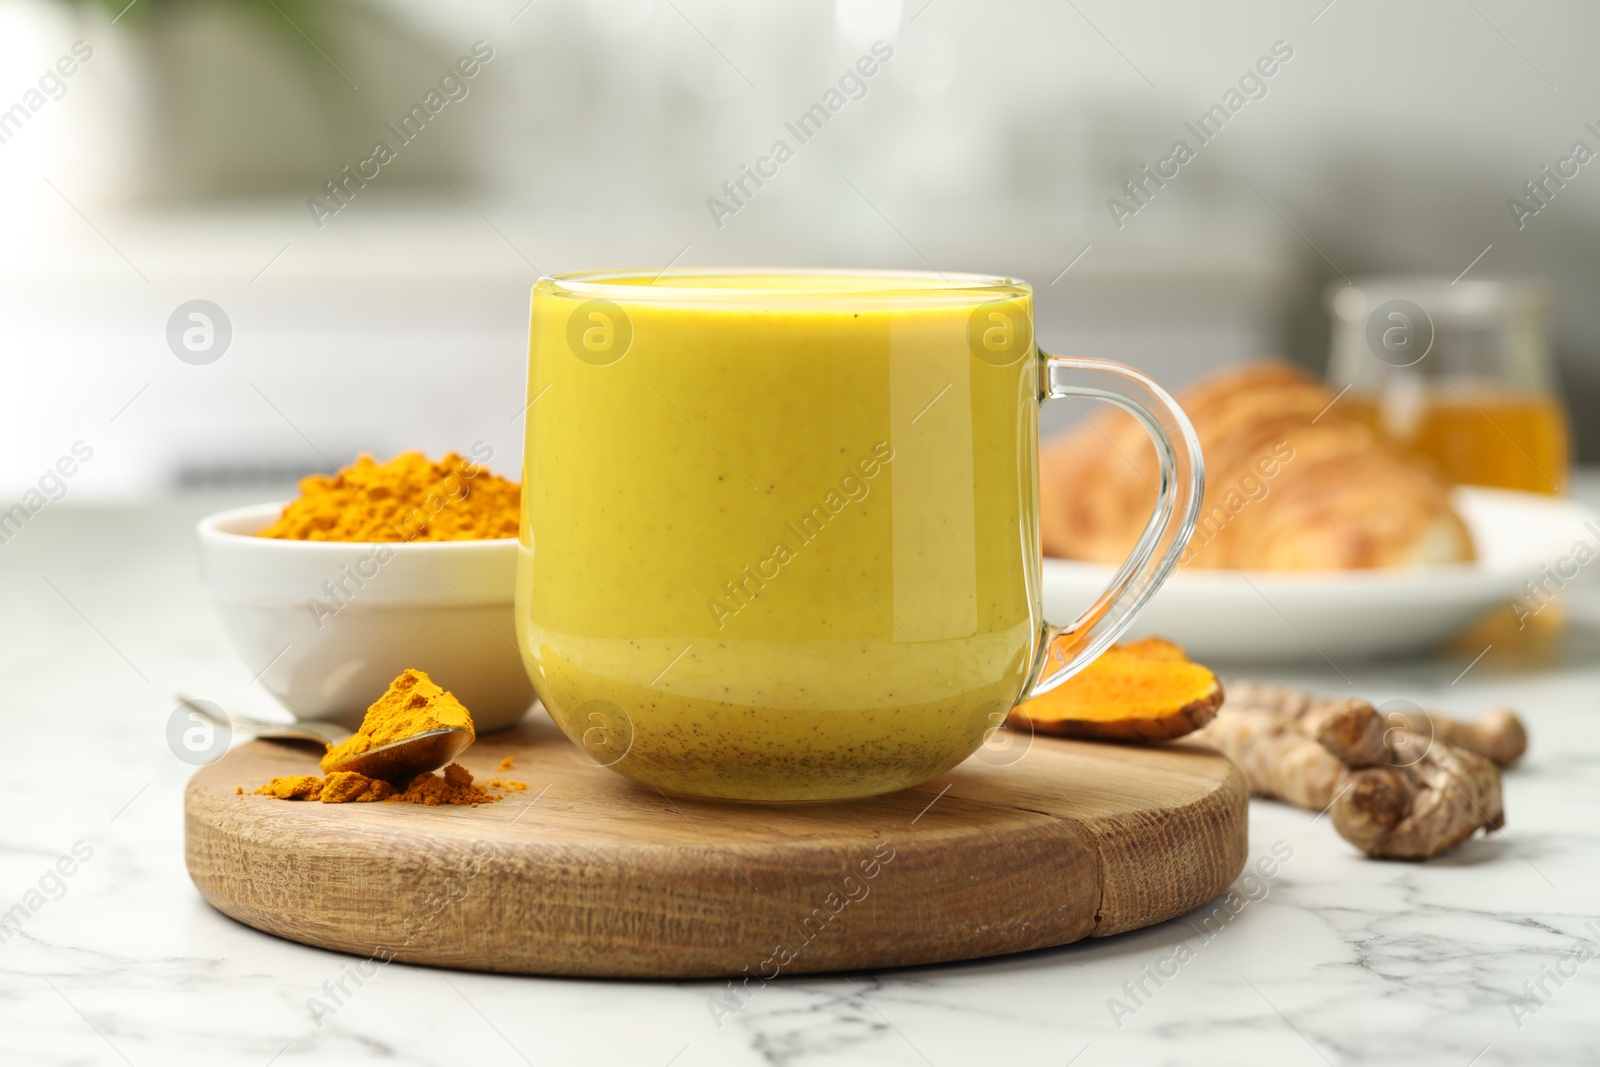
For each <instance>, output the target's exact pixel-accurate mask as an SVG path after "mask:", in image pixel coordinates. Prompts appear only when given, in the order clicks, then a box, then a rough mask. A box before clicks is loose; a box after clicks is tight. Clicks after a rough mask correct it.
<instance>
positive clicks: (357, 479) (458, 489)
mask: <svg viewBox="0 0 1600 1067" xmlns="http://www.w3.org/2000/svg"><path fill="white" fill-rule="evenodd" d="M521 505H522V487H521V486H520V485H518V484H517V483H516V482H512V481H507V480H506V479H504V478H501V477H498V476H496V475H494V474H491V473H489V472H488V471H487V470H485V469H484V468H483V467H481V466H479V465H478V464H477V463H474V462H472V461H471V460H468V459H464V458H463V457H461V456H459V455H457V454H456V453H454V452H450V453H447V454H446V455H445V457H444V458H443V459H441V460H440V461H439V462H438V463H434V462H432V461H431V460H429V459H428V457H427V456H425V455H423V454H422V453H421V452H402V453H401V454H400V455H398V456H395V457H394V458H393V459H391V460H389V462H387V463H379V462H377V461H376V460H375V459H373V458H372V457H371V456H369V455H361V456H359V457H357V458H356V461H355V462H354V463H351V464H350V465H349V466H347V467H345V468H343V469H342V470H340V471H339V472H338V473H336V474H332V475H328V474H313V475H311V476H310V477H308V478H303V479H301V481H300V497H299V499H297V500H294V501H292V502H290V503H289V505H288V506H286V507H285V508H284V509H283V514H282V515H280V516H279V517H278V519H277V521H275V522H273V523H272V525H270V526H268V527H267V528H266V529H264V530H261V531H260V532H259V533H258V534H257V535H256V536H258V537H273V538H280V539H283V540H291V541H369V542H370V541H470V540H480V539H485V538H496V537H515V536H517V523H518V519H519V517H520V514H521Z"/></svg>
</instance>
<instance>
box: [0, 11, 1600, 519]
mask: <svg viewBox="0 0 1600 1067" xmlns="http://www.w3.org/2000/svg"><path fill="white" fill-rule="evenodd" d="M1597 40H1600V6H1597V5H1593V4H1580V3H1577V2H1568V3H1561V2H1549V3H1529V4H1520V3H1513V2H1512V0H1415V2H1408V3H1406V4H1403V5H1401V4H1385V3H1378V2H1376V0H1333V2H1331V3H1330V2H1329V0H1295V2H1292V3H1284V2H1281V0H1280V2H1273V3H1268V2H1239V3H1219V4H1206V5H1196V4H1190V3H1184V2H1180V0H1148V2H1142V3H1137V4H1124V3H1114V2H1111V0H1071V2H1066V0H1051V2H1045V0H987V2H985V3H982V4H979V3H976V2H974V0H931V2H929V0H903V2H902V0H837V2H834V0H762V2H760V3H748V2H744V3H741V2H736V0H531V2H530V0H458V2H455V3H451V4H448V5H446V4H442V3H424V2H422V0H134V2H133V3H131V4H128V3H127V0H0V191H3V197H0V219H3V229H0V233H3V235H4V237H3V240H0V367H3V377H0V383H3V390H0V396H3V407H0V412H3V417H0V502H3V503H9V502H10V501H12V500H14V499H15V498H16V497H17V496H18V494H20V493H22V492H23V491H24V490H25V489H26V488H27V487H29V486H31V485H35V484H36V483H37V482H38V479H39V477H40V474H41V472H43V471H45V470H46V468H48V467H50V466H51V465H52V464H54V463H55V462H56V461H57V458H58V457H60V456H62V455H64V454H67V453H68V452H69V450H70V448H71V447H72V445H73V444H74V443H75V442H78V441H83V442H86V443H87V444H88V445H89V446H90V447H92V449H93V458H92V460H91V461H88V462H85V463H83V464H82V466H81V469H79V470H78V471H77V472H76V473H75V474H74V475H72V477H71V478H70V479H69V480H68V484H69V489H68V495H70V496H72V497H74V498H77V499H81V500H85V501H88V500H96V499H107V498H116V497H129V496H147V495H155V494H163V493H169V492H175V491H180V490H183V489H192V488H201V487H235V486H245V485H259V486H263V487H264V486H266V485H268V484H276V483H286V482H287V480H288V479H289V478H291V477H293V476H296V475H298V474H301V473H304V472H307V471H310V470H315V469H327V468H329V467H330V466H332V465H336V464H342V463H344V462H345V461H347V460H348V459H349V458H350V457H351V456H352V455H353V454H355V453H356V452H357V451H360V450H370V451H374V452H377V453H379V454H388V453H392V452H394V451H396V450H399V449H402V448H423V449H427V450H429V451H430V452H435V453H437V452H439V451H442V450H444V449H447V448H456V449H460V450H463V451H464V450H465V449H466V448H467V447H468V446H469V445H470V444H471V443H472V442H473V441H476V440H480V439H481V440H485V441H488V442H489V443H490V444H491V445H492V446H493V447H494V449H495V459H494V461H493V463H492V464H491V465H492V466H493V467H495V468H498V469H500V470H502V471H504V472H507V473H514V472H515V470H516V469H517V466H518V464H519V462H520V441H519V436H520V431H521V422H520V419H519V417H518V416H519V413H520V411H521V408H522V405H523V398H522V389H523V375H524V372H525V366H524V361H525V349H526V339H525V333H526V325H527V323H526V318H527V312H526V308H527V293H528V288H529V286H530V284H531V283H532V281H533V280H534V278H535V277H536V276H537V275H538V274H539V273H540V272H556V271H563V270H572V269H579V268H585V267H609V266H627V267H666V266H668V265H669V264H678V265H684V266H695V265H801V266H805V265H814V266H828V265H837V266H883V267H908V268H919V269H928V268H929V267H930V266H931V267H935V268H937V269H941V270H970V271H987V272H998V273H1006V274H1011V275H1018V276H1021V277H1024V278H1027V279H1029V280H1030V281H1032V282H1033V283H1034V284H1035V286H1036V289H1037V295H1038V313H1039V326H1040V328H1039V334H1040V341H1041V343H1042V344H1043V346H1044V347H1045V348H1047V349H1050V350H1055V351H1062V352H1071V353H1077V354H1087V355H1099V356H1105V357H1109V358H1113V359H1120V360H1124V361H1127V362H1130V363H1132V364H1134V365H1136V366H1139V367H1141V368H1144V369H1145V370H1147V371H1149V372H1150V373H1152V374H1153V375H1155V376H1156V377H1157V378H1158V379H1159V380H1161V381H1162V382H1163V383H1165V384H1167V385H1169V386H1171V387H1177V386H1181V385H1182V384H1184V383H1185V382H1187V381H1190V380H1192V379H1193V378H1195V377H1196V376H1198V375H1201V374H1203V373H1205V372H1207V371H1210V370H1213V369H1216V368H1219V367H1222V366H1225V365H1227V364H1229V363H1233V362H1237V361H1239V360H1242V359H1246V358H1253V357H1257V356H1260V355H1264V354H1269V353H1279V354H1283V355H1285V356H1287V357H1288V358H1290V359H1293V360H1295V361H1297V362H1299V363H1301V364H1303V365H1305V366H1307V367H1310V368H1312V369H1314V370H1316V371H1318V372H1319V373H1320V372H1322V371H1323V369H1324V368H1325V367H1326V365H1327V360H1328V355H1329V349H1330V327H1329V310H1328V304H1327V303H1326V301H1325V293H1326V292H1327V290H1328V289H1329V286H1330V285H1337V286H1342V285H1344V283H1345V280H1346V279H1356V280H1359V279H1361V278H1362V277H1363V276H1368V275H1373V274H1394V273H1400V274H1425V275H1429V276H1433V277H1436V278H1439V279H1441V281H1442V282H1444V283H1446V284H1448V283H1449V281H1450V280H1451V279H1453V278H1456V277H1458V276H1463V275H1464V278H1465V281H1463V283H1462V284H1466V283H1467V282H1477V281H1481V280H1485V279H1494V278H1501V279H1522V280H1534V281H1539V282H1541V283H1542V284H1543V285H1544V287H1545V289H1546V291H1547V293H1548V296H1549V298H1550V312H1549V315H1548V319H1547V329H1548V337H1549V340H1550V348H1551V351H1552V352H1553V353H1554V356H1555V358H1556V365H1557V367H1558V369H1559V378H1560V384H1561V386H1562V387H1563V388H1564V390H1565V395H1566V398H1567V402H1568V405H1569V410H1570V411H1571V412H1572V413H1574V415H1575V417H1574V418H1573V426H1572V428H1573V430H1574V433H1575V441H1576V449H1577V452H1578V454H1579V456H1580V458H1582V459H1587V460H1590V461H1593V460H1595V459H1597V458H1600V424H1597V421H1596V420H1594V419H1593V418H1587V417H1586V416H1585V413H1587V412H1592V411H1593V410H1595V408H1596V405H1597V402H1600V359H1597V349H1600V300H1596V299H1595V298H1594V293H1595V292H1596V291H1597V289H1600V239H1597V237H1600V166H1594V167H1590V166H1587V165H1582V166H1578V164H1576V163H1575V164H1573V165H1574V166H1578V170H1577V173H1576V175H1575V176H1572V177H1568V178H1566V179H1565V180H1564V181H1563V182H1561V183H1559V184H1556V183H1548V182H1547V183H1546V184H1545V185H1544V186H1543V189H1544V190H1545V196H1544V199H1543V201H1542V203H1541V202H1540V201H1534V200H1531V199H1528V194H1527V193H1526V192H1525V191H1524V183H1525V182H1528V181H1530V180H1532V181H1539V180H1542V179H1543V178H1544V173H1545V172H1544V171H1543V170H1542V168H1544V167H1546V166H1551V167H1555V166H1557V162H1558V160H1559V159H1560V158H1562V157H1564V156H1570V154H1571V152H1572V150H1573V145H1574V143H1575V142H1577V141H1579V140H1583V141H1585V142H1587V144H1588V145H1589V146H1590V147H1591V148H1592V147H1595V146H1600V132H1596V131H1597V130H1600V68H1597V66H1596V64H1595V63H1594V62H1593V58H1592V55H1591V53H1592V51H1593V45H1594V42H1596V41H1597ZM877 41H883V42H885V44H886V45H887V47H888V49H892V56H891V57H890V58H888V59H887V60H884V61H882V62H881V63H879V64H878V65H877V68H876V70H875V72H874V73H873V74H872V76H871V77H866V78H861V79H859V81H858V82H851V83H849V88H850V91H851V93H852V95H854V94H855V86H856V85H860V86H861V87H863V89H862V92H863V93H864V95H859V98H855V99H851V98H848V97H847V98H846V99H845V102H844V103H843V105H842V107H840V108H839V110H838V111H837V113H834V114H832V115H831V118H830V119H829V121H828V122H827V124H826V125H825V126H824V127H823V128H822V129H821V130H820V132H817V133H816V134H815V135H814V136H812V137H811V138H810V139H809V140H807V141H806V142H805V143H803V144H801V143H800V142H799V140H798V139H797V138H796V137H795V136H794V135H793V133H791V132H790V131H789V130H788V129H787V128H786V126H785V123H786V122H789V123H792V122H795V121H796V120H797V119H798V117H799V116H800V115H802V114H803V113H805V112H806V111H807V110H808V109H810V108H811V107H812V106H813V105H814V104H817V103H819V102H822V101H825V97H826V94H827V93H828V91H829V90H830V89H837V88H839V84H840V78H841V75H844V74H845V72H846V71H847V70H850V69H851V68H853V67H854V66H855V64H856V63H857V60H858V59H859V58H860V57H862V56H865V55H871V54H872V49H873V45H874V42H877ZM1286 52H1287V53H1289V55H1288V58H1284V54H1285V53H1286ZM1262 57H1274V59H1275V62H1273V63H1270V64H1268V66H1272V67H1273V68H1274V71H1273V73H1272V74H1271V75H1270V76H1257V77H1256V78H1255V80H1254V81H1252V82H1250V83H1249V86H1248V89H1249V92H1250V97H1246V98H1245V102H1244V103H1243V106H1241V107H1239V109H1238V110H1237V112H1236V113H1234V114H1232V115H1231V117H1230V118H1229V120H1228V122H1227V123H1226V126H1225V127H1224V128H1223V129H1222V131H1221V132H1220V133H1217V134H1215V135H1214V136H1213V137H1212V138H1211V139H1210V140H1209V143H1206V144H1204V145H1202V146H1200V147H1199V148H1198V151H1197V153H1196V156H1195V158H1194V159H1193V160H1191V161H1189V162H1187V163H1185V164H1184V165H1183V166H1182V167H1181V169H1180V170H1179V172H1178V176H1177V177H1175V178H1171V179H1170V180H1168V181H1167V184H1166V185H1165V187H1163V188H1160V189H1156V190H1155V192H1154V195H1153V196H1150V197H1148V198H1147V200H1146V202H1145V203H1144V204H1143V205H1142V206H1141V205H1138V204H1137V202H1136V201H1132V200H1130V199H1129V197H1128V195H1127V194H1126V193H1125V192H1124V191H1123V184H1124V182H1126V181H1128V180H1129V179H1131V178H1135V177H1137V176H1138V173H1139V170H1140V168H1141V167H1142V166H1146V165H1149V166H1151V167H1155V166H1156V165H1157V161H1158V160H1159V159H1161V157H1163V156H1166V155H1168V153H1169V151H1170V150H1171V146H1172V144H1173V142H1174V141H1176V140H1178V139H1180V138H1181V139H1183V140H1185V141H1186V142H1188V143H1189V144H1190V145H1191V146H1195V145H1197V144H1199V142H1198V140H1197V139H1196V138H1195V136H1194V135H1193V134H1192V133H1191V132H1190V131H1189V130H1188V129H1187V128H1186V126H1185V124H1186V123H1194V122H1196V121H1197V120H1198V118H1199V117H1200V116H1201V115H1202V114H1204V113H1206V112H1207V111H1208V110H1209V109H1210V108H1211V107H1212V105H1214V104H1217V103H1218V102H1219V101H1223V100H1224V97H1225V94H1227V93H1228V92H1229V91H1230V90H1236V89H1238V88H1239V87H1240V79H1241V77H1242V76H1244V75H1246V74H1247V72H1250V71H1251V70H1252V68H1254V67H1255V65H1256V64H1257V62H1258V60H1261V59H1262ZM463 60H465V63H464V65H463V66H462V67H460V68H458V67H457V64H458V63H460V62H462V61H463ZM466 69H472V70H473V73H472V75H471V76H470V77H469V76H466V75H465V74H464V73H462V72H463V71H464V70H466ZM1257 69H1265V68H1257ZM69 70H70V73H67V72H68V71H69ZM1257 85H1259V86H1260V89H1259V91H1257V90H1256V89H1255V87H1256V86H1257ZM430 92H431V93H433V94H434V95H433V96H432V97H431V98H430V97H429V96H428V94H429V93H430ZM1251 97H1253V98H1251ZM413 106H418V107H420V108H421V109H422V112H421V115H422V118H416V117H413V120H412V124H413V128H420V131H421V132H420V133H416V134H415V135H414V137H413V139H412V140H411V141H409V142H404V141H403V140H402V138H401V137H399V136H397V134H396V130H395V127H398V126H400V124H401V119H402V117H403V116H407V115H411V114H413V111H412V109H413ZM423 119H425V122H424V121H423ZM1590 120H1594V122H1595V128H1590V127H1587V126H1586V125H1585V124H1586V123H1587V122H1589V121H1590ZM780 139H781V140H784V141H786V142H788V143H789V144H790V146H791V147H793V148H794V157H793V158H792V159H790V160H788V161H786V162H784V163H783V164H782V165H781V166H780V167H779V168H778V173H777V174H776V176H773V177H770V178H767V179H765V184H764V185H762V186H760V187H759V188H757V187H756V186H755V185H754V184H753V183H749V182H748V181H747V184H746V188H747V189H749V190H753V192H752V193H751V195H750V196H748V197H747V198H745V197H743V196H742V195H741V199H742V200H743V202H742V203H738V202H735V201H732V200H730V199H728V197H727V194H726V193H725V192H724V189H723V183H724V182H726V181H737V180H738V179H739V178H740V176H741V174H742V168H743V167H745V166H751V167H754V166H755V165H756V164H757V161H758V159H759V158H760V157H762V156H765V155H767V154H768V153H769V151H770V149H771V146H772V144H773V142H775V141H777V140H780ZM378 141H383V142H385V143H386V144H387V145H388V146H389V147H390V148H391V149H393V150H394V154H393V158H392V159H387V160H380V161H374V144H375V142H378ZM347 167H348V168H350V170H349V171H346V169H345V168H347ZM352 172H360V173H363V174H365V175H366V177H365V179H364V184H363V183H362V181H357V180H355V179H349V178H347V174H348V173H352ZM374 173H375V176H373V175H374ZM330 182H334V183H342V184H340V185H339V190H340V194H341V197H342V199H343V201H344V202H343V203H341V202H340V201H339V200H335V199H334V197H333V196H332V195H331V194H330V191H329V188H328V183H330ZM1146 188H1147V189H1153V188H1154V186H1153V185H1148V186H1147V187H1146ZM712 197H719V198H723V202H724V204H725V205H732V206H734V207H735V208H736V210H734V211H732V212H731V213H722V217H720V218H717V217H714V213H713V212H712V211H711V210H710V209H709V208H708V205H707V201H708V198H712ZM1112 197H1118V198H1120V199H1122V200H1123V201H1124V203H1126V204H1132V205H1134V206H1137V207H1138V210H1137V211H1136V212H1135V213H1133V214H1131V215H1125V216H1124V217H1122V218H1121V219H1120V220H1116V219H1114V218H1113V215H1112V212H1111V211H1110V210H1109V209H1108V204H1107V202H1108V200H1109V199H1110V198H1112ZM1512 197H1518V198H1522V199H1523V200H1524V202H1525V203H1527V204H1532V205H1537V206H1539V210H1538V211H1537V212H1536V213H1534V214H1531V215H1524V216H1523V217H1522V218H1520V219H1519V218H1518V217H1517V216H1516V215H1515V214H1514V213H1513V211H1512V210H1511V208H1510V206H1508V200H1509V199H1510V198H1512ZM313 198H318V199H319V200H320V203H321V205H322V207H321V208H320V209H315V208H313V206H311V205H310V204H309V203H308V202H309V201H311V200H312V199H313ZM334 208H337V211H334V210H333V209H334ZM1119 221H1120V225H1119ZM194 300H203V301H209V302H210V303H211V304H214V305H215V306H216V307H217V308H220V309H221V311H222V314H223V315H224V316H225V318H226V322H225V324H224V323H222V322H220V321H212V322H211V327H210V329H211V331H212V332H211V334H210V335H208V336H209V339H202V343H201V344H200V346H199V347H200V348H201V349H204V351H202V352H200V353H198V354H197V353H196V352H195V351H194V350H193V349H191V350H190V351H189V353H188V355H189V358H188V359H187V360H186V359H180V358H179V357H178V355H175V353H176V352H179V351H180V350H182V348H183V345H182V342H181V337H182V335H183V332H184V331H185V330H187V329H189V328H191V326H192V325H193V324H195V323H199V322H200V320H196V319H190V318H188V317H187V311H185V312H183V313H182V314H178V315H177V316H176V317H175V313H176V312H178V311H179V309H180V306H182V305H185V304H187V303H188V302H190V301H194ZM207 314H208V317H209V319H211V320H216V319H217V317H216V316H215V315H210V314H209V313H207ZM173 323H176V324H177V325H176V326H173V325H172V324H173ZM224 338H225V341H224ZM207 346H209V348H207ZM208 360H209V361H208ZM1336 384H1337V383H1336ZM1063 406H1064V405H1063ZM1052 417H1058V416H1057V414H1056V413H1052Z"/></svg>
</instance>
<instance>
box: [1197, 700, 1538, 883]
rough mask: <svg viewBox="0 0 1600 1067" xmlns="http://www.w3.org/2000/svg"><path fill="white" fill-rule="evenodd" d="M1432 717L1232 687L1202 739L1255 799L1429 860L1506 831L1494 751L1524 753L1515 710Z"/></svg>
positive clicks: (1365, 844)
mask: <svg viewBox="0 0 1600 1067" xmlns="http://www.w3.org/2000/svg"><path fill="white" fill-rule="evenodd" d="M1427 718H1428V719H1429V720H1430V723H1431V728H1429V729H1427V730H1424V729H1422V728H1421V727H1424V726H1427V725H1429V724H1425V723H1421V722H1415V721H1414V720H1415V719H1416V716H1410V715H1404V714H1400V715H1390V716H1387V717H1386V716H1384V715H1383V714H1382V713H1380V712H1379V711H1378V710H1377V709H1376V708H1374V707H1373V706H1372V705H1371V704H1370V703H1368V702H1367V701H1364V700H1342V699H1326V698H1318V697H1313V696H1311V695H1310V694H1308V693H1305V692H1303V691H1301V690H1298V689H1291V688H1289V687H1286V686H1272V685H1261V684H1256V683H1249V682H1235V683H1230V684H1229V687H1228V700H1227V703H1226V704H1225V705H1224V706H1223V707H1222V709H1221V711H1220V713H1219V714H1218V715H1217V717H1216V719H1215V720H1214V721H1212V722H1211V723H1210V724H1209V725H1207V726H1206V727H1204V728H1203V729H1202V730H1200V731H1199V732H1198V733H1196V734H1195V740H1197V741H1199V742H1201V743H1202V744H1205V745H1208V746H1210V747H1212V748H1215V749H1216V750H1217V751H1219V752H1221V753H1222V754H1223V755H1225V756H1227V757H1228V758H1229V759H1231V760H1233V761H1234V762H1235V763H1237V764H1238V765H1239V768H1240V770H1242V771H1243V772H1244V775H1245V779H1246V780H1247V781H1248V782H1249V784H1250V791H1251V792H1252V793H1255V794H1256V795H1257V796H1264V797H1271V798H1274V799H1277V800H1283V801H1287V802H1288V803H1291V804H1294V805H1296V806H1298V807H1302V808H1309V809H1312V810H1326V811H1327V812H1328V813H1329V815H1330V816H1331V817H1332V820H1333V825H1334V828H1335V829H1337V830H1338V831H1339V834H1340V836H1341V837H1343V838H1344V839H1345V840H1346V841H1349V842H1350V843H1351V844H1353V845H1355V846H1356V847H1357V848H1359V849H1361V850H1362V851H1364V852H1366V853H1367V854H1368V855H1370V856H1382V857H1387V858H1393V859H1427V858H1428V857H1430V856H1437V855H1439V854H1440V853H1441V852H1445V851H1448V850H1449V849H1452V848H1454V847H1455V846H1456V845H1459V844H1460V843H1461V842H1463V841H1465V840H1466V839H1467V838H1469V837H1471V836H1472V835H1473V834H1474V833H1476V832H1477V831H1478V829H1480V828H1482V829H1484V830H1485V831H1494V830H1497V829H1499V828H1500V827H1501V826H1503V825H1504V824H1505V811H1504V808H1503V806H1502V802H1501V796H1500V769H1499V767H1498V766H1496V762H1495V761H1494V759H1493V758H1492V757H1491V756H1490V755H1489V752H1492V753H1496V754H1498V755H1499V756H1500V757H1501V758H1503V759H1505V760H1506V761H1507V762H1509V761H1510V760H1514V759H1516V758H1517V757H1518V756H1520V755H1521V754H1522V752H1523V750H1524V749H1525V748H1526V744H1527V734H1526V731H1524V730H1523V728H1522V724H1521V723H1520V722H1519V721H1518V720H1517V718H1516V716H1515V715H1513V714H1511V713H1510V712H1491V713H1490V714H1489V715H1486V716H1484V718H1483V719H1481V720H1479V722H1478V723H1475V724H1465V723H1459V722H1455V721H1453V720H1450V719H1446V718H1444V717H1443V716H1428V717H1427ZM1453 741H1454V742H1456V743H1452V742H1453ZM1460 742H1470V744H1471V745H1472V746H1481V747H1482V748H1485V749H1487V750H1489V752H1485V753H1481V754H1480V753H1479V752H1477V751H1474V750H1473V748H1472V747H1468V745H1466V744H1460Z"/></svg>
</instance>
